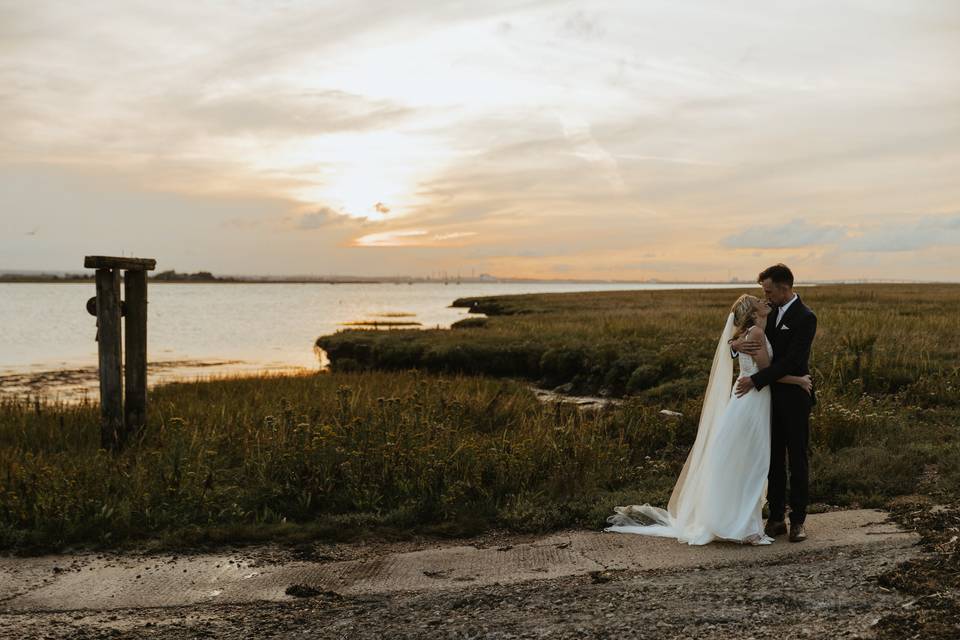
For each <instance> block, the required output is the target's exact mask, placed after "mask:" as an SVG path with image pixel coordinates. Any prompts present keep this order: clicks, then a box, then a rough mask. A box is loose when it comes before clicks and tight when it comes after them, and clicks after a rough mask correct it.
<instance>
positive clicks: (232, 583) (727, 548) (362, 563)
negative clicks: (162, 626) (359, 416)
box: [0, 510, 916, 614]
mask: <svg viewBox="0 0 960 640" xmlns="http://www.w3.org/2000/svg"><path fill="white" fill-rule="evenodd" d="M808 530H809V532H810V539H809V540H807V541H806V542H804V543H801V544H790V543H788V542H787V541H786V539H785V538H780V539H778V540H777V542H776V543H775V544H773V545H769V546H761V547H753V546H748V545H737V544H729V543H715V544H711V545H707V546H703V547H689V546H687V545H684V544H679V543H677V542H676V541H673V540H668V539H663V538H651V537H646V536H636V535H629V534H616V533H602V532H596V531H570V532H563V533H556V534H552V535H548V536H545V537H542V538H539V539H536V540H533V541H531V542H524V543H517V544H513V545H510V544H507V545H501V546H497V547H485V548H479V547H476V546H464V545H462V544H461V545H446V546H444V545H442V544H438V545H436V546H432V547H428V548H423V549H417V550H412V551H411V550H406V551H402V552H389V551H386V552H384V553H382V554H381V555H378V556H375V557H370V558H361V559H352V560H345V561H325V562H307V561H294V562H282V563H277V564H265V563H263V562H257V561H253V560H251V559H250V558H249V554H247V555H246V556H245V555H244V554H241V553H236V554H228V553H221V554H208V555H196V556H183V557H171V556H169V555H167V556H122V557H109V556H96V555H75V556H46V557H38V558H2V559H0V613H3V614H19V613H25V612H43V611H71V610H99V611H108V610H115V609H127V608H152V607H176V606H193V605H199V606H202V605H206V604H210V605H222V604H241V603H249V602H256V601H272V602H284V601H291V600H293V599H294V598H293V597H292V596H290V595H288V594H287V593H286V591H287V588H288V587H290V586H291V585H302V586H305V587H308V588H310V589H312V590H315V591H316V592H319V593H332V594H334V595H337V596H358V595H364V594H390V593H399V592H437V591H448V590H457V589H463V588H466V587H474V586H482V585H497V584H499V585H506V584H514V583H522V582H527V581H532V580H543V579H558V578H564V577H569V576H577V575H585V574H596V573H598V572H610V571H620V570H630V571H648V570H663V569H666V570H670V569H682V568H687V567H690V568H692V567H699V568H702V567H725V566H733V565H739V564H750V563H756V562H766V563H769V562H777V561H780V560H783V561H789V560H790V559H791V557H793V556H797V555H798V554H800V553H808V552H816V551H824V550H830V549H837V548H839V547H858V548H863V547H867V546H871V545H878V544H884V545H887V546H891V545H892V546H893V547H895V548H900V547H904V548H905V547H909V546H911V545H912V544H913V543H914V542H915V541H916V536H915V534H912V533H908V532H905V531H902V530H900V529H899V528H897V527H896V526H895V525H893V524H890V523H887V522H886V517H885V514H884V513H883V512H880V511H873V510H856V511H838V512H832V513H824V514H817V515H813V516H810V518H809V519H808Z"/></svg>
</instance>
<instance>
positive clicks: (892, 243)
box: [844, 215, 960, 253]
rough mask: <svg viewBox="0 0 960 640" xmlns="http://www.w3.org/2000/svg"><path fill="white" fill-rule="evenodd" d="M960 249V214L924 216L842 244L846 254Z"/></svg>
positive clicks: (876, 230) (900, 222) (870, 232)
mask: <svg viewBox="0 0 960 640" xmlns="http://www.w3.org/2000/svg"><path fill="white" fill-rule="evenodd" d="M937 246H960V215H951V216H924V217H922V218H920V219H919V220H916V219H915V220H904V221H898V222H897V223H895V224H892V225H887V226H883V227H878V228H874V229H869V230H867V231H865V232H863V233H862V234H861V235H858V236H855V237H854V238H851V239H850V241H849V242H847V243H846V244H845V245H844V249H846V250H847V251H856V252H863V253H871V252H876V253H886V252H897V251H918V250H921V249H928V248H931V247H937Z"/></svg>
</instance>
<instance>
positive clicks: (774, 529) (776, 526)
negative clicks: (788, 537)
mask: <svg viewBox="0 0 960 640" xmlns="http://www.w3.org/2000/svg"><path fill="white" fill-rule="evenodd" d="M763 532H764V533H765V534H767V535H768V536H770V537H771V538H776V537H777V536H782V535H783V534H785V533H786V532H787V523H786V522H784V521H783V520H767V526H765V527H764V528H763Z"/></svg>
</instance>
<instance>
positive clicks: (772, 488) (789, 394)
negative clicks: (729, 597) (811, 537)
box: [731, 264, 817, 542]
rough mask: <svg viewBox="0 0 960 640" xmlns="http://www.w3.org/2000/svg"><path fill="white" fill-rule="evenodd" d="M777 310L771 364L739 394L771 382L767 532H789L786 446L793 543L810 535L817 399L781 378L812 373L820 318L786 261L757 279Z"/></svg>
mask: <svg viewBox="0 0 960 640" xmlns="http://www.w3.org/2000/svg"><path fill="white" fill-rule="evenodd" d="M757 282H759V283H760V285H761V286H762V287H763V293H764V295H765V296H766V298H767V302H769V303H770V305H771V306H772V307H773V312H772V313H770V314H769V315H768V316H767V326H766V334H767V338H768V339H769V340H770V344H771V345H772V346H773V359H772V360H771V362H770V366H769V367H767V368H766V369H762V370H760V371H758V372H757V373H755V374H753V375H752V376H750V377H749V378H740V379H739V380H738V381H737V392H736V393H737V396H743V395H745V394H747V393H749V392H750V390H751V389H758V390H759V389H763V388H764V387H765V386H767V385H770V391H771V397H772V420H771V426H770V436H771V437H770V444H771V455H770V473H769V475H768V476H767V502H768V504H769V506H770V516H769V518H768V519H767V525H766V527H765V528H764V533H766V534H767V535H768V536H770V537H776V536H778V535H783V534H784V533H786V532H787V525H786V522H785V521H784V512H785V511H786V494H787V470H786V467H785V464H784V462H785V461H784V457H785V456H784V449H786V457H787V458H789V461H790V536H789V538H790V542H802V541H803V540H806V539H807V533H806V530H805V529H804V526H803V523H804V520H805V519H806V517H807V501H808V485H809V474H808V455H807V454H808V449H809V445H810V422H809V419H810V408H811V407H812V406H813V404H814V403H815V402H816V397H815V396H814V395H813V392H812V391H811V394H809V395H808V394H807V392H806V391H804V390H803V389H802V388H801V387H799V386H797V385H794V384H780V383H778V382H777V380H778V379H780V378H781V377H782V376H785V375H795V376H803V375H807V374H809V373H810V368H809V360H810V346H811V345H812V344H813V337H814V335H816V333H817V316H815V315H814V314H813V311H811V310H810V308H809V307H807V306H806V305H805V304H803V302H802V301H801V300H800V296H798V295H797V294H796V293H794V292H793V273H792V272H791V271H790V269H789V268H788V267H787V266H786V265H784V264H775V265H773V266H772V267H767V268H766V269H764V270H763V271H762V272H761V273H760V275H759V276H758V278H757ZM731 346H732V347H733V348H734V349H736V350H738V351H742V352H744V353H748V354H750V355H756V354H757V353H759V352H760V349H761V345H760V343H759V342H758V341H756V340H752V341H751V340H743V341H735V342H734V343H733V344H732V345H731Z"/></svg>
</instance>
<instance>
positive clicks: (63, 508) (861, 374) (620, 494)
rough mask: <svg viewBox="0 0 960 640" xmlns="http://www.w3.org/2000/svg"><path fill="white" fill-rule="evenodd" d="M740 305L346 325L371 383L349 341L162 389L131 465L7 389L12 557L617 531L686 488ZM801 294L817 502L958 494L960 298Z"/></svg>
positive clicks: (555, 305)
mask: <svg viewBox="0 0 960 640" xmlns="http://www.w3.org/2000/svg"><path fill="white" fill-rule="evenodd" d="M736 295H737V292H731V291H719V292H718V291H689V292H613V293H596V294H555V295H543V296H516V297H504V298H496V299H494V300H492V301H490V300H484V301H481V303H484V304H486V303H493V304H495V305H497V306H498V307H499V309H500V312H501V313H503V314H504V315H498V316H491V317H490V318H488V319H487V322H486V323H485V326H482V327H476V326H475V327H472V328H467V329H457V330H454V331H447V332H436V331H424V332H408V331H390V332H379V333H374V332H363V333H362V334H361V332H349V331H348V332H342V333H340V334H337V335H336V337H334V338H331V339H330V340H327V341H326V342H325V343H326V344H332V343H333V342H335V341H340V342H337V344H339V345H341V346H343V347H344V348H347V346H346V345H349V348H350V349H354V352H353V355H354V359H353V363H354V364H353V365H351V366H353V367H355V368H366V370H362V371H343V369H344V367H340V366H338V363H339V362H341V360H340V359H341V358H345V357H347V356H343V355H342V354H339V355H338V354H337V353H336V349H333V350H332V352H333V363H334V372H333V373H331V374H314V375H299V376H266V377H260V378H240V379H218V380H213V381H209V382H194V383H176V384H169V385H165V386H162V387H159V388H157V389H156V390H154V391H153V392H152V395H151V410H150V417H149V422H148V424H147V426H146V428H145V429H144V430H143V431H142V432H141V434H140V436H139V437H138V438H137V439H136V440H135V441H134V442H132V443H131V445H130V446H129V447H128V448H127V449H125V450H124V451H123V452H121V453H120V454H117V455H113V454H109V453H107V452H105V451H102V450H100V449H99V448H98V443H99V435H98V426H97V425H98V408H97V407H96V406H95V405H93V404H90V403H87V404H80V405H67V404H51V403H46V402H42V401H39V402H38V401H30V400H22V399H21V400H15V399H3V400H0V547H3V548H29V547H33V548H38V547H43V548H50V547H62V546H64V545H69V544H76V543H94V544H105V545H116V544H121V543H124V542H126V541H142V540H144V539H161V540H162V541H164V542H165V543H167V544H180V545H191V544H196V543H198V542H202V541H205V540H208V541H241V540H256V539H263V538H266V537H268V538H271V539H276V538H277V537H284V536H285V537H296V536H308V537H309V536H322V537H328V538H333V539H343V538H350V537H355V536H358V535H363V534H364V532H367V531H375V532H377V534H378V535H405V534H408V533H409V532H411V531H425V532H432V533H439V534H446V535H458V534H466V533H472V532H476V531H479V530H482V529H484V528H487V527H507V528H510V529H514V530H523V531H537V530H546V529H550V528H554V527H559V526H567V525H579V526H588V527H599V526H601V525H602V524H603V518H604V517H605V516H606V515H607V514H608V513H609V511H610V508H611V507H612V506H613V505H614V504H623V503H624V502H626V501H629V502H644V501H650V502H653V503H664V502H665V501H666V499H667V497H668V496H669V491H670V489H671V487H672V484H673V481H674V479H675V476H676V473H677V471H678V470H679V467H680V465H681V464H682V462H683V458H684V456H685V454H686V451H687V449H688V448H689V446H690V444H691V443H692V441H693V438H694V436H695V430H696V425H697V418H698V414H699V408H700V396H701V394H702V392H703V387H704V385H705V383H706V374H707V371H708V369H709V364H710V358H711V355H712V351H713V348H714V346H715V341H716V335H715V334H716V333H717V332H718V331H719V329H720V327H721V326H722V321H723V317H724V315H725V313H726V307H727V305H728V303H729V302H730V300H731V299H733V298H735V297H736ZM801 295H803V296H804V299H805V300H806V301H807V302H808V303H809V304H811V306H813V307H814V308H815V309H816V311H817V312H818V315H819V318H820V331H819V334H818V339H817V343H816V349H815V353H814V356H813V368H814V376H815V378H816V381H817V383H818V397H819V403H818V404H817V406H816V408H815V410H814V413H813V416H812V418H811V425H812V440H813V453H812V467H813V471H812V481H813V484H812V487H811V489H812V497H813V500H814V501H815V502H817V503H820V505H821V506H822V505H825V504H829V505H865V506H883V505H884V504H885V503H886V501H888V500H889V499H890V498H892V497H894V496H899V495H904V494H914V493H926V494H929V495H936V496H940V497H943V496H957V495H958V494H960V491H958V487H960V438H958V429H957V424H958V418H960V400H958V399H957V389H958V387H960V370H958V368H957V363H958V362H960V358H958V356H960V353H958V350H960V319H958V314H957V313H956V309H957V308H958V307H957V305H958V303H960V287H945V286H933V285H929V286H883V287H879V286H871V287H853V286H851V287H822V288H820V287H818V288H815V289H810V290H805V291H803V292H802V293H801ZM362 345H367V347H368V348H369V349H370V350H371V351H372V352H373V353H374V354H375V355H370V353H368V354H367V356H366V357H368V358H369V360H366V361H363V364H361V360H358V359H356V355H357V352H356V350H357V349H359V348H360V346H362ZM421 349H422V353H421V355H420V356H418V359H416V362H415V364H417V365H418V366H419V367H420V368H419V369H399V367H401V366H409V365H410V364H411V362H410V361H408V360H405V359H404V358H406V357H408V356H403V357H401V356H399V355H397V354H404V353H407V352H411V353H412V352H414V351H417V350H421ZM430 353H433V354H434V355H432V356H431V355H429V354H430ZM536 354H539V356H538V357H535V356H536ZM391 358H396V361H392V360H391ZM455 362H471V363H473V364H472V365H471V366H472V367H473V370H475V371H479V372H484V373H486V374H487V375H466V374H463V373H458V372H457V370H459V369H461V368H464V367H460V366H453V365H452V364H451V363H455ZM534 362H535V367H534V365H533V364H532V363H534ZM385 363H388V364H385ZM511 363H513V364H511ZM514 365H516V367H517V368H514ZM374 366H383V367H384V368H397V369H398V370H395V371H381V370H376V369H373V368H372V367H374ZM524 367H529V369H524ZM518 371H528V373H529V372H534V373H533V374H532V375H529V376H528V377H529V378H531V379H532V380H534V381H543V380H544V376H545V375H547V374H545V371H547V372H550V373H549V375H553V376H555V380H562V381H566V382H569V383H575V385H580V386H581V387H584V388H590V387H591V385H594V384H600V385H603V386H601V387H600V388H603V389H606V390H607V391H608V392H610V393H613V391H612V390H611V389H612V387H613V386H615V385H621V386H622V387H623V389H622V393H624V394H628V397H627V401H626V402H625V403H624V404H623V405H621V406H618V407H614V408H610V409H608V410H605V411H600V412H590V413H584V412H580V411H578V410H576V409H574V408H572V407H569V406H561V405H544V404H541V403H540V402H539V401H538V400H537V399H536V398H535V396H534V394H533V393H532V392H531V391H530V389H529V388H528V387H527V384H528V383H526V382H523V381H518V380H514V379H504V378H497V377H492V374H498V375H508V376H517V375H518V373H517V372H518ZM521 377H523V376H521ZM631 380H632V381H633V382H631ZM662 408H669V409H673V410H675V411H679V412H680V413H682V416H679V417H675V416H674V417H671V416H664V415H661V414H660V413H659V410H660V409H662Z"/></svg>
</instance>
